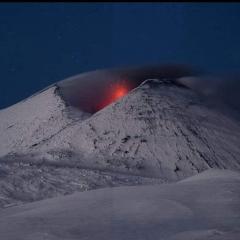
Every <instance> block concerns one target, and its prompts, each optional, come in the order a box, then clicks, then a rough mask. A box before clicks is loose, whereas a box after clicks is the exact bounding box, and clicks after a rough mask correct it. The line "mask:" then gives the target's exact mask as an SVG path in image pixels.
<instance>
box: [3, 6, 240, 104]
mask: <svg viewBox="0 0 240 240" xmlns="http://www.w3.org/2000/svg"><path fill="white" fill-rule="evenodd" d="M165 63H180V64H191V65H192V66H194V67H197V68H199V69H204V70H206V71H209V72H217V73H219V72H240V4H239V3H229V4H226V3H225V4H224V3H221V4H220V3H218V4H210V3H206V4H203V3H201V4H200V3H197V4H195V3H185V4H183V3H179V4H177V3H168V4H166V3H165V4H163V3H158V4H157V3H151V4H146V3H138V4H130V3H118V4H109V3H95V4H94V3H92V4H86V3H85V4H82V3H19V4H17V3H9V4H7V3H5V4H4V3H2V4H0V66H1V67H0V75H1V78H0V79H1V80H0V81H1V88H0V108H3V107H6V106H9V105H11V104H14V103H16V102H18V101H19V100H22V99H24V98H26V97H28V96H29V95H31V94H33V93H35V92H36V91H38V90H41V89H42V88H44V87H46V86H48V85H50V84H51V83H53V82H56V81H59V80H62V79H64V78H66V77H69V76H71V75H75V74H78V73H81V72H84V71H89V70H95V69H99V68H109V67H118V66H128V65H144V64H165Z"/></svg>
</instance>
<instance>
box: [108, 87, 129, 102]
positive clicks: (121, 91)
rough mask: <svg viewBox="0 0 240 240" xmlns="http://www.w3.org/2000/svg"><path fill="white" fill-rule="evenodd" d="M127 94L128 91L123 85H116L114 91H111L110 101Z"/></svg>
mask: <svg viewBox="0 0 240 240" xmlns="http://www.w3.org/2000/svg"><path fill="white" fill-rule="evenodd" d="M128 92H129V89H128V88H127V87H126V86H124V85H117V86H116V87H115V89H113V96H112V100H113V101H115V100H117V99H119V98H121V97H124V96H125V95H126V94H127V93H128Z"/></svg>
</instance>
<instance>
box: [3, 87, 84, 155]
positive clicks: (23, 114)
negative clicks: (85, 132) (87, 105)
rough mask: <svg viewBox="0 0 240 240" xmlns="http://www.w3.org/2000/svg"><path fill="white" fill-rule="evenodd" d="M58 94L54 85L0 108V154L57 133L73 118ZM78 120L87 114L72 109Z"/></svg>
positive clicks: (21, 148)
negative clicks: (9, 105) (7, 106)
mask: <svg viewBox="0 0 240 240" xmlns="http://www.w3.org/2000/svg"><path fill="white" fill-rule="evenodd" d="M71 112H73V110H72V109H71V107H68V106H67V105H66V103H65V102H64V101H63V100H62V98H61V97H60V95H59V94H58V87H57V86H52V87H50V88H48V89H46V90H45V91H42V92H40V93H39V94H35V95H34V96H32V97H30V98H28V99H26V100H24V101H21V102H20V103H18V104H15V105H13V106H11V107H9V108H6V109H3V110H1V111H0V156H4V155H6V154H9V153H11V152H18V151H23V150H24V149H26V150H28V149H29V148H31V147H33V146H35V145H36V144H38V143H39V142H44V141H47V140H48V139H50V138H51V137H53V136H54V135H56V134H58V133H59V132H60V131H62V130H63V129H64V128H66V127H67V126H69V125H71V123H72V122H73V121H74V117H72V114H71ZM75 112H76V113H77V114H78V122H79V121H80V120H81V119H84V118H85V115H86V116H88V114H84V113H81V112H80V111H75Z"/></svg>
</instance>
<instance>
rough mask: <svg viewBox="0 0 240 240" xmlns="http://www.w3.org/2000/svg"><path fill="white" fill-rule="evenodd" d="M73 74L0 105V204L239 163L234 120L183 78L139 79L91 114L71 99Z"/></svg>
mask: <svg viewBox="0 0 240 240" xmlns="http://www.w3.org/2000/svg"><path fill="white" fill-rule="evenodd" d="M103 73H104V74H102V75H101V78H104V76H106V72H103ZM115 74H116V73H115ZM130 75H131V74H128V77H129V76H130ZM83 76H84V75H83ZM91 76H92V75H91V74H87V78H86V79H85V78H83V80H84V79H85V80H90V79H91ZM93 76H94V79H97V76H98V73H97V72H94V75H93ZM111 76H112V75H111ZM114 76H115V75H114ZM132 76H133V75H132ZM144 76H151V73H148V74H146V73H145V74H144ZM154 76H157V75H156V73H155V75H154ZM138 77H139V76H138V75H136V76H135V75H134V81H136V82H138V83H139V82H141V81H140V80H141V79H142V76H141V78H139V79H140V80H139V79H138ZM81 80H82V79H81ZM78 81H79V78H73V79H70V80H67V81H66V82H65V81H63V82H60V83H56V84H54V85H52V86H50V87H49V88H47V89H45V90H43V91H41V92H39V93H37V94H35V95H34V96H32V97H30V98H28V99H26V100H25V101H22V102H20V103H18V104H16V105H14V106H12V107H9V108H7V109H4V110H1V111H0V167H1V168H0V187H1V191H0V206H6V205H8V204H13V203H14V204H17V203H23V202H29V201H34V200H40V199H43V198H48V197H54V196H58V195H61V194H68V193H72V192H74V191H84V190H89V189H96V188H100V187H109V186H121V185H133V184H146V183H159V182H161V183H162V182H166V181H174V180H179V179H183V178H186V177H188V176H192V175H195V174H197V173H199V172H202V171H204V170H206V169H209V168H216V169H233V170H239V169H240V141H239V139H240V124H239V122H238V121H236V120H235V119H233V118H231V117H230V116H228V115H225V114H223V113H221V112H220V111H218V110H216V109H214V108H210V107H209V106H208V104H207V102H206V101H204V100H203V99H202V98H201V97H200V96H199V94H198V93H196V92H195V91H194V90H192V89H191V88H188V87H185V86H184V83H183V82H182V80H181V81H179V80H178V78H166V77H164V75H159V78H158V79H152V80H151V79H150V80H146V81H145V82H143V83H142V84H141V85H140V86H138V87H136V88H134V89H133V90H132V91H130V92H129V93H128V94H127V95H125V96H124V97H123V98H121V99H119V100H117V101H115V102H113V103H112V104H110V105H108V106H107V107H105V108H103V109H101V110H100V111H98V112H96V113H94V114H92V113H86V112H84V111H82V110H81V109H79V108H77V107H78V106H77V105H74V106H73V105H71V104H72V103H73V102H74V101H75V100H76V99H77V91H76V89H79V86H78ZM106 86H108V85H106ZM73 90H74V91H73ZM71 91H73V92H74V93H73V94H74V96H75V97H74V101H73V100H70V95H71ZM92 91H93V90H92ZM94 91H95V92H96V94H98V93H99V92H98V89H97V88H94ZM83 92H84V91H83V90H82V93H83ZM100 93H103V92H100ZM83 100H84V99H83ZM72 101H73V102H72Z"/></svg>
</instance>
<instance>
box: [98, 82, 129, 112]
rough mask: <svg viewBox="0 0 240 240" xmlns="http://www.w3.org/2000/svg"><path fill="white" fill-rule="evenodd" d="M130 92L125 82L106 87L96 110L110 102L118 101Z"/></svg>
mask: <svg viewBox="0 0 240 240" xmlns="http://www.w3.org/2000/svg"><path fill="white" fill-rule="evenodd" d="M130 90H131V88H130V87H129V86H128V85H127V83H126V82H121V83H115V84H112V85H110V86H108V88H107V89H106V90H105V94H104V96H103V101H101V103H100V104H99V106H98V107H97V109H98V110H100V109H102V108H104V107H106V106H107V105H109V104H111V103H112V102H115V101H117V100H118V99H120V98H122V97H124V96H125V95H127V94H128V92H129V91H130Z"/></svg>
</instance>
